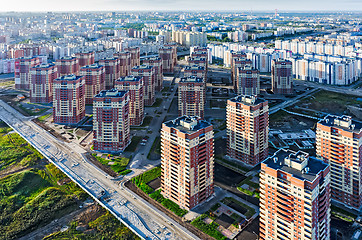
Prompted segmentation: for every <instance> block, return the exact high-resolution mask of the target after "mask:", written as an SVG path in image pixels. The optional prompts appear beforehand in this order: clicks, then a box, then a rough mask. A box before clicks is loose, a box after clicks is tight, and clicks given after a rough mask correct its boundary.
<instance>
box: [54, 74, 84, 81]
mask: <svg viewBox="0 0 362 240" xmlns="http://www.w3.org/2000/svg"><path fill="white" fill-rule="evenodd" d="M82 77H83V76H76V75H74V74H71V75H66V76H61V77H59V78H57V79H55V80H65V81H75V80H78V79H80V78H82Z"/></svg>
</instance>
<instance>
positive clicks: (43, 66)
mask: <svg viewBox="0 0 362 240" xmlns="http://www.w3.org/2000/svg"><path fill="white" fill-rule="evenodd" d="M53 66H55V64H53V63H42V64H39V65H36V66H35V67H34V68H49V67H53Z"/></svg>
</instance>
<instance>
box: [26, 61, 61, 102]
mask: <svg viewBox="0 0 362 240" xmlns="http://www.w3.org/2000/svg"><path fill="white" fill-rule="evenodd" d="M30 75H31V80H30V102H31V103H51V102H53V81H54V79H56V78H57V77H58V71H57V67H56V66H55V65H54V64H51V63H50V64H40V65H38V66H35V67H33V68H31V69H30Z"/></svg>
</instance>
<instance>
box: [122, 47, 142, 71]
mask: <svg viewBox="0 0 362 240" xmlns="http://www.w3.org/2000/svg"><path fill="white" fill-rule="evenodd" d="M124 51H125V52H129V53H130V54H131V68H133V67H135V66H139V65H141V56H140V48H139V47H129V48H125V49H124Z"/></svg>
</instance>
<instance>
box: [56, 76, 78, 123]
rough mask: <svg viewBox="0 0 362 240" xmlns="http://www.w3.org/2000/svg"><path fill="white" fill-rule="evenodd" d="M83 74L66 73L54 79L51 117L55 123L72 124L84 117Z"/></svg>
mask: <svg viewBox="0 0 362 240" xmlns="http://www.w3.org/2000/svg"><path fill="white" fill-rule="evenodd" d="M84 91H85V79H84V76H75V75H68V76H62V77H59V78H57V79H55V80H54V83H53V119H54V122H55V123H58V124H66V125H74V124H77V123H78V122H80V120H82V119H83V118H84V117H85V94H84Z"/></svg>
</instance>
